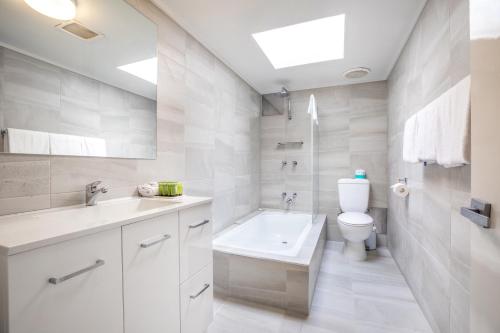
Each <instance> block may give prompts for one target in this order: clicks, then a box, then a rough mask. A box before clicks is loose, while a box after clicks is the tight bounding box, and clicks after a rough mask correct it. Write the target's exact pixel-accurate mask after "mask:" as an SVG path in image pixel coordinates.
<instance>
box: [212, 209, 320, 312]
mask: <svg viewBox="0 0 500 333" xmlns="http://www.w3.org/2000/svg"><path fill="white" fill-rule="evenodd" d="M325 239H326V216H325V215H318V216H317V217H316V219H315V220H314V222H312V217H311V215H310V214H304V213H295V212H294V213H292V212H285V211H273V210H264V211H258V212H256V213H254V214H253V215H251V216H250V217H249V218H245V219H243V220H241V221H236V222H235V223H234V224H233V225H232V226H230V227H228V228H227V229H226V230H224V231H222V232H221V233H220V234H218V235H216V237H215V239H214V242H213V245H214V290H215V292H217V293H219V294H222V295H224V296H228V297H236V298H241V299H244V300H247V301H252V302H258V303H262V304H266V305H271V306H277V307H281V308H284V309H287V310H291V311H294V312H300V313H304V314H307V313H309V309H310V307H311V302H312V296H313V293H314V286H315V284H316V278H317V276H318V273H319V265H320V263H321V257H322V256H323V248H324V245H325Z"/></svg>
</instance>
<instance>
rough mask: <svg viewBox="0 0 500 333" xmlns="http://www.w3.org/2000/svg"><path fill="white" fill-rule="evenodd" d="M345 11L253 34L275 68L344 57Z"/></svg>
mask: <svg viewBox="0 0 500 333" xmlns="http://www.w3.org/2000/svg"><path fill="white" fill-rule="evenodd" d="M344 35H345V14H340V15H336V16H330V17H325V18H321V19H318V20H313V21H307V22H303V23H299V24H294V25H289V26H286V27H282V28H277V29H272V30H268V31H264V32H259V33H255V34H252V37H253V38H254V39H255V41H256V42H257V44H258V45H259V46H260V48H261V49H262V51H263V52H264V54H265V55H266V56H267V58H268V59H269V61H270V62H271V64H272V65H273V67H274V68H275V69H280V68H285V67H292V66H298V65H305V64H312V63H316V62H323V61H329V60H336V59H343V58H344Z"/></svg>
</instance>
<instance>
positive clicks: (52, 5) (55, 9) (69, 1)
mask: <svg viewBox="0 0 500 333" xmlns="http://www.w3.org/2000/svg"><path fill="white" fill-rule="evenodd" d="M24 2H26V3H27V4H28V6H30V7H31V8H33V9H34V10H36V11H37V12H39V13H41V14H43V15H46V16H49V17H52V18H55V19H58V20H72V19H74V18H75V16H76V0H24Z"/></svg>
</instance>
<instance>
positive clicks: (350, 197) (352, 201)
mask: <svg viewBox="0 0 500 333" xmlns="http://www.w3.org/2000/svg"><path fill="white" fill-rule="evenodd" d="M338 186H339V204H340V209H341V210H342V212H359V213H364V212H366V211H367V210H368V198H369V194H370V181H369V180H367V179H351V178H343V179H339V181H338Z"/></svg>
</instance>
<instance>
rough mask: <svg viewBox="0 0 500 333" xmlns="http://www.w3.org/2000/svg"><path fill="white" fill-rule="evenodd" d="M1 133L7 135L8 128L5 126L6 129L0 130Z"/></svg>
mask: <svg viewBox="0 0 500 333" xmlns="http://www.w3.org/2000/svg"><path fill="white" fill-rule="evenodd" d="M0 134H1V135H2V136H4V135H6V134H7V129H6V128H4V129H2V130H0Z"/></svg>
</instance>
